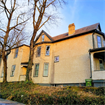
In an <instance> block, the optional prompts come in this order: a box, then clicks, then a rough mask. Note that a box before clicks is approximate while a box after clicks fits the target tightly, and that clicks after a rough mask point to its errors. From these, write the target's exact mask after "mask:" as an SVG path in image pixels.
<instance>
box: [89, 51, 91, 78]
mask: <svg viewBox="0 0 105 105" xmlns="http://www.w3.org/2000/svg"><path fill="white" fill-rule="evenodd" d="M89 58H90V78H92V65H91V63H92V62H91V53H90V51H89Z"/></svg>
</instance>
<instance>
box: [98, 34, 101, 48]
mask: <svg viewBox="0 0 105 105" xmlns="http://www.w3.org/2000/svg"><path fill="white" fill-rule="evenodd" d="M97 45H98V48H100V47H102V42H101V37H100V36H97Z"/></svg>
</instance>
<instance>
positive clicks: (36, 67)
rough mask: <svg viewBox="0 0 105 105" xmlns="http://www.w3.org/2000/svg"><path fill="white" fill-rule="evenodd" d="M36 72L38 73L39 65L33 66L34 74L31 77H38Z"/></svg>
mask: <svg viewBox="0 0 105 105" xmlns="http://www.w3.org/2000/svg"><path fill="white" fill-rule="evenodd" d="M38 72H39V64H35V72H34V75H33V76H35V77H38Z"/></svg>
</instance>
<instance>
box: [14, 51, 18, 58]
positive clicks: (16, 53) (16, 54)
mask: <svg viewBox="0 0 105 105" xmlns="http://www.w3.org/2000/svg"><path fill="white" fill-rule="evenodd" d="M17 56H18V49H16V50H15V56H14V58H17Z"/></svg>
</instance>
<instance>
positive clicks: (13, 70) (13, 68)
mask: <svg viewBox="0 0 105 105" xmlns="http://www.w3.org/2000/svg"><path fill="white" fill-rule="evenodd" d="M15 68H16V65H12V69H11V77H13V76H14V72H15Z"/></svg>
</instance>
